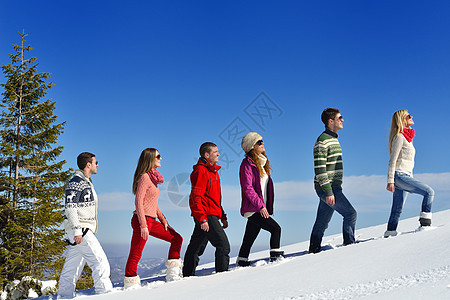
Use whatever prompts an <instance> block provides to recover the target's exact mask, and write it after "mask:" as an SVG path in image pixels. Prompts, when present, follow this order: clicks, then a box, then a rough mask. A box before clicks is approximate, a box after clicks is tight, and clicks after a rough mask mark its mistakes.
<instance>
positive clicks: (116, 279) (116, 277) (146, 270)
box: [108, 256, 166, 285]
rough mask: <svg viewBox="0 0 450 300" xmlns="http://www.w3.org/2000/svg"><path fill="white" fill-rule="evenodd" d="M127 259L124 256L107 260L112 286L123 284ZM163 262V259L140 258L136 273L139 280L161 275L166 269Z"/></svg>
mask: <svg viewBox="0 0 450 300" xmlns="http://www.w3.org/2000/svg"><path fill="white" fill-rule="evenodd" d="M127 258H128V257H126V256H124V257H110V258H108V259H109V264H110V266H111V281H112V282H113V283H114V285H116V284H121V283H123V277H124V276H125V264H126V263H127ZM165 261H166V259H165V258H142V259H141V260H140V261H139V264H138V270H137V273H138V274H139V276H140V277H141V278H148V277H153V276H156V275H163V274H165V269H166V267H165V265H164V263H165Z"/></svg>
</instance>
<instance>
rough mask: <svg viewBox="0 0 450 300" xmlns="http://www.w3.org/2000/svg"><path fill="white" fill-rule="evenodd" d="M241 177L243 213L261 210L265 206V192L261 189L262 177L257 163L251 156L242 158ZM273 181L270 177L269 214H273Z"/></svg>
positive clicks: (268, 184)
mask: <svg viewBox="0 0 450 300" xmlns="http://www.w3.org/2000/svg"><path fill="white" fill-rule="evenodd" d="M239 179H240V181H241V195H242V203H241V215H244V214H245V213H246V212H259V211H260V210H261V209H262V208H263V207H264V200H263V193H262V190H261V177H260V175H259V170H258V167H257V166H256V164H255V163H254V162H253V161H252V160H251V159H250V158H249V157H245V158H244V159H243V160H242V163H241V167H240V169H239ZM273 200H274V191H273V181H272V178H270V176H269V179H268V181H267V199H266V202H267V205H266V208H267V211H268V212H269V215H271V214H273Z"/></svg>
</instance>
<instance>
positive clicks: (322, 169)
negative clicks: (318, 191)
mask: <svg viewBox="0 0 450 300" xmlns="http://www.w3.org/2000/svg"><path fill="white" fill-rule="evenodd" d="M327 158H328V147H326V146H325V145H324V143H323V142H321V141H317V142H316V144H315V145H314V173H315V175H316V178H317V181H318V182H319V185H320V187H321V188H322V190H323V191H324V192H325V195H326V202H327V203H328V204H330V205H334V203H335V199H334V195H333V190H332V189H331V181H330V179H329V177H328V173H327Z"/></svg>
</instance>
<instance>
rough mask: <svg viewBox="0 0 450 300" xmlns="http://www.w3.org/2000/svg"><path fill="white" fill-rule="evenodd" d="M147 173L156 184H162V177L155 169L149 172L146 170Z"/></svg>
mask: <svg viewBox="0 0 450 300" xmlns="http://www.w3.org/2000/svg"><path fill="white" fill-rule="evenodd" d="M147 174H148V176H150V179H151V180H152V182H153V183H154V184H155V185H156V186H158V184H162V183H163V182H164V177H163V176H162V175H161V173H159V171H158V170H156V169H151V170H150V172H148V173H147Z"/></svg>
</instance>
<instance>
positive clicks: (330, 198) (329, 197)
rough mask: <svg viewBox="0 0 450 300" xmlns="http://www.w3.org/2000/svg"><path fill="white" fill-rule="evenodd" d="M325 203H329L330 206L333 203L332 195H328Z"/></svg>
mask: <svg viewBox="0 0 450 300" xmlns="http://www.w3.org/2000/svg"><path fill="white" fill-rule="evenodd" d="M327 203H328V204H330V205H331V206H333V205H334V203H335V201H334V195H331V196H328V197H327Z"/></svg>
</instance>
